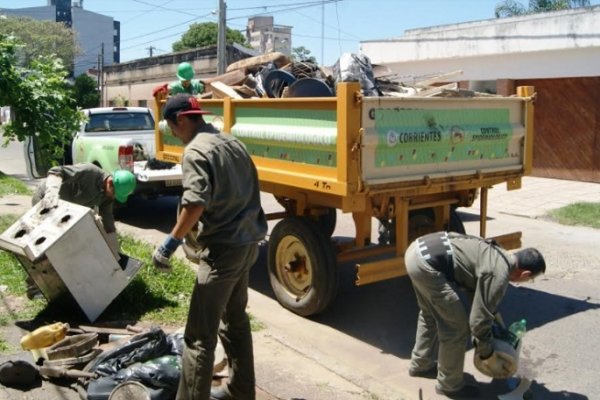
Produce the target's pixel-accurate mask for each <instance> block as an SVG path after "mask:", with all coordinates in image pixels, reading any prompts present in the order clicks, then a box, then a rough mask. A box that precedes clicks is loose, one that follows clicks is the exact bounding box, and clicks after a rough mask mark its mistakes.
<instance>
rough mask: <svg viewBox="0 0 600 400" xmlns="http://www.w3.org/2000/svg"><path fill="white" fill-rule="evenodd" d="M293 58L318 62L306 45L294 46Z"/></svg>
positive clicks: (294, 59)
mask: <svg viewBox="0 0 600 400" xmlns="http://www.w3.org/2000/svg"><path fill="white" fill-rule="evenodd" d="M292 60H293V61H308V62H312V63H316V62H317V59H316V58H315V57H313V56H311V55H310V50H309V49H307V48H306V47H304V46H300V47H294V48H293V49H292Z"/></svg>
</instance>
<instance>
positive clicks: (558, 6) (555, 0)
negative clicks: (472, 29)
mask: <svg viewBox="0 0 600 400" xmlns="http://www.w3.org/2000/svg"><path fill="white" fill-rule="evenodd" d="M589 5H590V1H589V0H529V5H528V7H525V6H524V5H523V4H521V3H519V2H517V1H515V0H505V1H503V2H501V3H498V4H496V9H495V11H494V13H495V14H496V18H504V17H512V16H515V15H524V14H535V13H541V12H546V11H557V10H567V9H570V8H577V7H587V6H589Z"/></svg>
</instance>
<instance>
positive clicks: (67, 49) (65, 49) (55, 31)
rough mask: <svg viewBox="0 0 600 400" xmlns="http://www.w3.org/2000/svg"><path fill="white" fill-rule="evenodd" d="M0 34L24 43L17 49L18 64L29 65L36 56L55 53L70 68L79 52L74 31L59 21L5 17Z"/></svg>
mask: <svg viewBox="0 0 600 400" xmlns="http://www.w3.org/2000/svg"><path fill="white" fill-rule="evenodd" d="M0 35H4V36H14V37H15V38H17V39H18V40H19V41H20V42H21V43H25V44H26V45H25V46H23V47H22V48H21V49H20V51H19V63H20V65H29V63H31V62H32V61H33V60H34V59H36V58H37V57H38V56H50V55H52V54H55V55H56V56H57V57H58V58H60V59H61V60H62V62H63V64H64V65H67V66H69V69H70V66H71V64H72V63H73V60H74V57H75V55H77V54H78V53H79V49H78V47H77V46H76V45H75V33H74V31H73V30H72V29H69V28H67V27H66V26H65V25H64V24H63V23H59V22H52V21H40V20H35V19H32V18H29V17H7V18H6V19H2V23H0Z"/></svg>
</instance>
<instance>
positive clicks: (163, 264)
mask: <svg viewBox="0 0 600 400" xmlns="http://www.w3.org/2000/svg"><path fill="white" fill-rule="evenodd" d="M181 243H183V240H180V239H177V238H175V237H173V236H172V235H169V236H167V238H166V239H165V241H164V242H163V244H161V245H160V246H158V247H157V248H156V250H154V254H152V264H154V267H156V269H158V270H159V271H161V272H167V273H169V272H171V261H170V258H171V256H172V255H173V253H175V250H177V248H178V247H179V246H180V245H181Z"/></svg>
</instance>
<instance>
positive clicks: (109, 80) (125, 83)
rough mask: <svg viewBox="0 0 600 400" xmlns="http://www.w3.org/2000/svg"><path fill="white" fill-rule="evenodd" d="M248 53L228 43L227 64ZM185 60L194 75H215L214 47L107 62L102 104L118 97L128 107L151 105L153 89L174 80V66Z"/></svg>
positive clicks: (244, 56)
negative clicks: (117, 62)
mask: <svg viewBox="0 0 600 400" xmlns="http://www.w3.org/2000/svg"><path fill="white" fill-rule="evenodd" d="M249 56H250V54H249V53H247V52H245V51H244V49H242V48H241V47H239V46H237V45H233V46H232V45H228V46H227V61H226V65H229V64H231V63H233V62H235V61H238V60H241V59H243V58H246V57H249ZM184 61H185V62H189V63H190V64H192V66H193V67H194V78H197V79H202V78H209V77H213V76H216V75H217V47H216V46H207V47H202V48H198V49H194V50H188V51H182V52H177V53H169V54H163V55H160V56H157V57H148V58H142V59H139V60H133V61H129V62H125V63H120V64H115V65H110V66H107V67H106V68H105V70H104V74H103V79H104V90H103V96H102V104H103V105H107V106H108V105H113V104H114V102H115V100H116V99H117V98H119V97H120V98H122V99H125V100H127V101H128V104H129V105H131V106H142V107H150V108H153V107H154V97H153V96H152V90H153V89H154V88H155V87H157V86H158V85H161V84H164V83H168V82H171V81H174V80H176V72H177V66H178V65H179V63H181V62H184Z"/></svg>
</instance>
